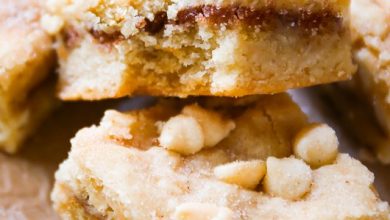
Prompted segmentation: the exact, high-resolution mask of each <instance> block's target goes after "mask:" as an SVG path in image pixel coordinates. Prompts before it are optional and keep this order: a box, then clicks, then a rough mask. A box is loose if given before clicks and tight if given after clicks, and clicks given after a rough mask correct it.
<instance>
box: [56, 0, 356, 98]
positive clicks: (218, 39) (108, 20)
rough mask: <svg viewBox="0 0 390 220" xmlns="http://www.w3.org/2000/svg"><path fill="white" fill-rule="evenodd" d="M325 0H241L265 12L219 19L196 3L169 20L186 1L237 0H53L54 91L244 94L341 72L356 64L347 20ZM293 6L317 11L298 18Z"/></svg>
mask: <svg viewBox="0 0 390 220" xmlns="http://www.w3.org/2000/svg"><path fill="white" fill-rule="evenodd" d="M328 3H329V4H325V3H324V1H310V4H309V3H304V2H303V1H280V2H279V1H277V2H275V3H273V4H266V1H254V2H252V1H243V2H241V1H240V3H239V6H240V7H248V8H250V10H252V9H253V10H258V9H261V10H262V11H263V13H264V15H263V16H262V17H259V18H255V17H253V18H251V19H249V18H245V19H246V20H245V19H243V20H240V15H238V14H234V13H233V14H234V16H233V15H231V14H230V15H231V16H233V18H232V19H231V20H229V19H227V20H226V21H225V20H223V19H222V20H223V21H220V20H218V19H216V18H214V19H211V18H203V19H202V18H200V16H207V15H205V14H206V12H205V11H202V12H201V13H200V14H199V16H194V18H189V17H190V16H189V15H186V16H184V15H183V16H181V17H182V18H181V21H183V20H184V21H183V23H180V22H181V21H176V22H173V20H175V19H176V20H177V19H179V18H180V16H179V15H180V13H181V12H182V11H183V10H186V9H188V7H198V6H202V5H212V6H213V7H216V8H214V9H215V10H217V9H218V7H222V8H223V7H232V6H235V5H237V3H235V2H231V1H218V3H215V2H208V1H201V2H198V1H197V2H196V3H195V2H194V1H165V2H164V1H146V2H144V1H142V4H141V3H140V2H139V1H130V2H122V1H99V2H97V1H96V2H95V1H85V2H84V3H75V2H70V3H69V2H62V1H53V3H52V4H49V9H50V10H51V11H52V15H53V19H60V20H62V21H63V22H58V24H61V28H57V29H58V34H57V35H58V40H59V42H60V45H59V49H58V55H59V58H60V64H61V65H60V66H61V67H60V85H59V87H60V93H59V96H60V97H61V98H62V99H66V100H75V99H89V100H94V99H103V98H112V97H121V96H126V95H132V94H151V95H169V96H182V97H184V96H189V95H218V96H244V95H249V94H259V93H276V92H281V91H284V90H286V89H289V88H295V87H303V86H308V85H314V84H320V83H327V82H332V81H337V80H343V79H347V78H349V77H350V76H351V74H352V73H353V72H354V70H355V67H354V66H353V64H352V62H351V53H350V43H349V40H350V38H349V29H348V28H346V27H348V22H349V17H348V13H347V8H348V3H349V2H348V1H344V0H343V1H341V0H340V1H332V2H328ZM268 8H270V9H269V11H270V12H268V11H267V10H268ZM271 9H272V10H271ZM320 9H321V10H320ZM248 10H249V9H248ZM250 10H249V12H248V13H250V12H251V11H250ZM300 10H303V11H306V12H307V13H308V14H312V13H314V14H315V13H318V16H319V17H315V18H314V17H313V19H310V20H304V17H305V15H301V14H299V13H300V12H299V11H300ZM211 11H212V10H211ZM285 11H287V13H288V15H283V13H282V12H285ZM306 12H305V13H306ZM237 13H238V12H237ZM189 14H191V13H189ZM243 14H245V13H243ZM226 16H227V15H226ZM243 16H244V15H243ZM221 17H223V16H221ZM287 18H288V19H287ZM256 19H259V20H260V21H256ZM302 19H303V20H302ZM248 20H249V21H248ZM254 20H255V22H254V23H255V24H254V25H251V24H252V23H250V22H253V21H254ZM262 20H264V21H263V22H261V21H262ZM316 20H318V22H323V23H320V24H317V23H316V22H313V21H316ZM170 21H172V22H170ZM248 22H249V23H248ZM308 23H310V25H309V24H308ZM305 25H306V26H305ZM313 25H314V26H315V27H314V26H313ZM329 45H331V46H329Z"/></svg>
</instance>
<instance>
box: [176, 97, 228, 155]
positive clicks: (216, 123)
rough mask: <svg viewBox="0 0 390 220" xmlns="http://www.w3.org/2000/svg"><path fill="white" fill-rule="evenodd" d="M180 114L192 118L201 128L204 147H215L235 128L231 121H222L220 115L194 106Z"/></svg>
mask: <svg viewBox="0 0 390 220" xmlns="http://www.w3.org/2000/svg"><path fill="white" fill-rule="evenodd" d="M182 113H183V114H184V115H188V116H192V117H194V118H195V119H196V120H197V121H198V122H199V124H200V125H201V126H202V130H203V134H204V142H205V147H213V146H215V145H216V144H218V143H219V142H220V141H221V140H222V139H224V138H225V137H226V136H227V135H228V134H229V133H230V132H231V131H232V130H233V129H234V128H235V124H234V122H233V121H232V120H227V119H223V118H222V117H221V115H220V114H218V113H216V112H214V111H211V110H206V109H203V108H202V107H200V106H198V105H196V104H194V105H189V106H186V107H185V108H184V109H183V111H182Z"/></svg>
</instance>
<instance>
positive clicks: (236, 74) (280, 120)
mask: <svg viewBox="0 0 390 220" xmlns="http://www.w3.org/2000/svg"><path fill="white" fill-rule="evenodd" d="M1 1H4V0H1ZM18 1H21V2H24V3H26V4H29V3H30V4H31V1H27V0H26V1H24V0H18ZM353 1H354V0H353ZM372 1H374V0H372ZM10 2H11V1H10ZM10 4H11V5H12V4H15V3H10ZM45 5H46V10H47V12H46V13H45V15H42V16H40V17H39V28H40V29H39V30H45V32H46V33H45V34H44V35H43V36H45V37H47V34H50V35H52V36H53V38H55V39H54V47H55V50H56V53H57V58H58V63H59V67H58V76H59V77H58V78H59V79H58V84H57V85H58V87H57V91H58V97H59V98H60V99H62V100H64V101H71V100H78V101H83V100H84V101H93V100H103V99H114V98H120V97H125V96H135V95H152V96H158V97H156V101H155V103H154V104H152V105H151V106H149V107H147V108H144V109H138V110H132V111H125V112H119V111H117V110H107V111H106V112H105V114H104V117H103V119H102V120H101V121H100V124H98V125H94V126H91V127H89V128H83V129H81V130H80V131H79V132H78V133H77V134H76V136H75V137H74V138H73V139H72V140H71V145H72V148H71V150H70V152H69V155H68V158H67V159H66V160H65V161H64V162H63V163H62V164H61V165H60V167H59V170H58V171H57V172H56V174H55V185H54V189H53V192H52V195H51V198H52V201H53V206H54V208H55V210H56V211H57V212H58V213H59V215H60V216H61V217H62V218H63V219H139V220H143V219H174V220H193V219H194V220H195V219H204V220H217V219H218V220H230V219H388V218H389V216H390V211H389V206H388V204H387V203H386V202H383V201H381V200H380V198H379V195H378V194H377V192H376V190H375V187H374V186H373V181H374V176H373V174H372V173H371V172H370V171H369V170H368V169H367V168H366V167H365V166H364V165H363V164H361V163H360V162H359V161H358V160H356V159H353V158H352V157H350V156H349V155H347V154H344V153H340V152H339V141H338V138H337V136H336V133H335V131H334V130H333V129H332V128H331V127H329V126H328V125H326V124H321V123H311V122H309V121H308V119H307V117H306V115H305V114H304V113H303V112H302V111H301V110H300V108H299V107H298V105H297V104H295V103H294V102H293V101H292V99H291V98H290V96H289V95H288V94H287V93H285V91H286V90H288V89H293V88H300V87H307V86H311V85H319V84H326V83H330V82H335V81H340V80H346V79H350V78H351V77H352V74H353V73H354V72H355V71H356V67H355V65H354V64H353V62H352V48H351V37H350V25H349V24H350V16H349V5H350V2H349V0H305V1H302V0H229V1H227V0H218V1H212V0H197V1H188V0H173V1H168V0H146V1H140V0H125V1H124V0H84V1H76V0H70V1H69V0H47V1H46V3H45ZM0 9H1V6H0ZM23 15H26V16H27V15H29V13H27V12H23V13H20V14H19V15H18V16H23ZM0 17H1V14H0ZM10 17H17V16H16V15H15V16H10ZM0 22H1V21H0ZM8 23H9V22H5V23H4V24H5V25H6V24H8ZM0 25H1V26H0V27H1V29H2V28H3V27H2V26H3V24H2V23H0ZM5 25H4V26H5ZM37 25H38V24H37ZM18 27H19V25H18V26H17V27H16V28H15V29H17V28H18ZM28 27H32V24H29V25H28ZM20 29H22V30H24V28H20ZM33 29H34V30H38V29H37V28H33ZM17 30H19V29H17ZM6 32H7V33H8V31H6ZM31 32H32V31H31V30H30V31H28V33H31ZM42 33H44V32H43V31H42ZM0 37H1V36H0ZM15 39H17V38H15ZM48 41H49V43H41V44H39V46H40V47H42V46H43V45H49V47H48V48H49V49H47V51H48V53H50V51H51V50H50V48H51V47H50V45H51V44H50V42H51V39H50V38H48ZM29 45H30V46H31V45H35V44H34V43H31V44H29ZM4 48H7V47H6V46H5V47H4ZM0 49H1V50H3V48H0ZM1 50H0V51H1ZM33 51H34V50H33ZM36 51H39V50H36ZM6 52H7V53H5V55H7V56H9V55H10V53H11V52H8V51H6ZM12 55H14V54H13V53H12ZM34 55H35V56H33V58H34V59H35V58H37V57H39V53H38V52H36V54H34ZM48 57H52V56H49V55H48ZM0 58H1V54H0ZM3 60H7V59H3V58H1V59H0V62H3ZM37 62H38V61H37ZM40 62H42V63H43V64H45V65H44V66H45V67H47V66H49V65H47V63H48V62H47V60H45V59H43V58H42V59H40V61H39V63H40ZM27 64H29V67H31V66H35V65H33V64H30V63H29V61H25V63H24V65H25V66H26V65H27ZM36 66H39V65H38V64H37V65H36ZM2 70H3V65H2V66H0V71H2ZM22 72H23V73H25V72H27V71H22ZM37 72H39V73H44V71H42V70H41V69H37V70H35V69H33V70H32V71H31V73H32V74H35V75H34V76H36V77H37V78H38V76H39V75H38V76H37ZM2 75H4V76H5V77H6V78H7V79H8V78H10V79H12V72H11V71H8V72H4V73H3V74H2V72H0V77H2ZM22 78H25V80H26V81H28V82H32V81H34V80H35V77H32V78H33V79H34V80H32V79H30V78H28V77H27V76H26V77H22ZM15 79H17V78H15ZM4 82H6V81H4ZM34 82H35V81H34ZM2 83H3V80H2V81H0V86H2ZM34 85H35V84H34ZM0 88H1V89H2V87H0ZM6 88H7V87H6ZM29 88H30V87H29ZM25 90H27V91H29V89H25ZM25 90H24V91H25ZM4 91H5V92H7V91H8V90H4ZM0 92H3V90H0ZM276 93H278V94H276ZM46 94H50V92H48V93H46ZM2 96H3V95H2V94H1V93H0V97H2ZM4 97H7V95H4ZM9 97H11V98H10V100H17V99H16V98H15V97H16V95H15V94H10V95H9ZM12 103H13V102H12ZM2 106H3V105H2ZM4 106H5V107H7V108H8V106H12V105H11V104H9V105H8V104H7V105H4ZM0 107H1V106H0ZM23 109H25V108H23ZM0 111H2V108H0ZM10 111H11V110H10ZM1 117H2V115H0V122H1V123H3V121H4V122H6V120H5V119H3V118H1ZM0 128H1V127H0ZM3 133H5V132H3V131H2V130H0V145H1V135H2V134H3ZM9 140H13V139H9ZM12 149H14V148H12ZM8 151H11V150H8Z"/></svg>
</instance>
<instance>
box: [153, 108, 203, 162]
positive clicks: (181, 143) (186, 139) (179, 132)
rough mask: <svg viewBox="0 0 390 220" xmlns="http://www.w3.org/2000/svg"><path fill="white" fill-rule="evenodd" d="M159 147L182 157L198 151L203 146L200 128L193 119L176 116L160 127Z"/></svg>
mask: <svg viewBox="0 0 390 220" xmlns="http://www.w3.org/2000/svg"><path fill="white" fill-rule="evenodd" d="M158 140H159V142H160V145H161V146H162V147H164V148H166V149H169V150H172V151H175V152H178V153H180V154H183V155H190V154H194V153H196V152H198V151H200V150H201V149H202V148H203V146H204V137H203V131H202V127H201V126H200V125H199V123H198V121H197V120H195V119H194V118H193V117H189V116H185V115H178V116H175V117H172V118H170V119H169V120H168V121H167V122H166V123H165V124H164V126H163V127H162V130H161V134H160V137H159V139H158Z"/></svg>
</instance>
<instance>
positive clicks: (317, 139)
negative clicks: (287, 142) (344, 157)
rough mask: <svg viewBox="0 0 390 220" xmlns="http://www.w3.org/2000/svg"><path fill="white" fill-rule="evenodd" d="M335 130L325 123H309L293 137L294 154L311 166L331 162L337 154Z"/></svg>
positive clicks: (337, 143) (337, 142)
mask: <svg viewBox="0 0 390 220" xmlns="http://www.w3.org/2000/svg"><path fill="white" fill-rule="evenodd" d="M338 145H339V141H338V139H337V136H336V132H335V131H334V130H333V129H332V128H331V127H329V126H328V125H326V124H311V125H309V126H307V127H305V128H304V129H302V130H301V131H300V132H299V133H298V134H297V135H296V137H295V139H294V143H293V147H294V154H295V155H296V156H297V157H299V158H301V159H303V160H304V161H305V162H306V163H308V164H310V165H311V166H313V167H319V166H322V165H326V164H330V163H332V162H333V161H334V160H335V159H336V157H337V154H338Z"/></svg>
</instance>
